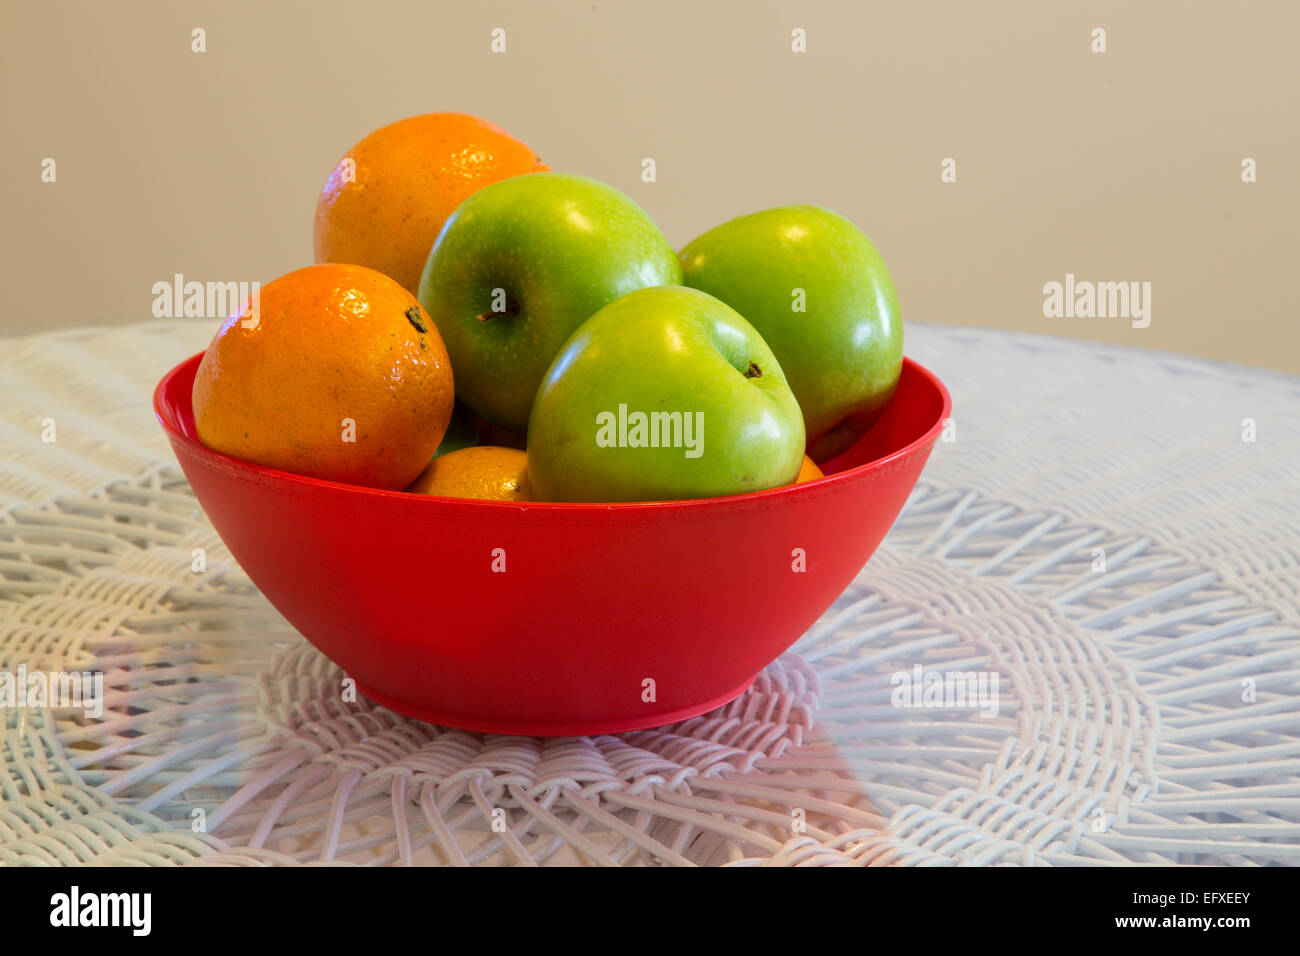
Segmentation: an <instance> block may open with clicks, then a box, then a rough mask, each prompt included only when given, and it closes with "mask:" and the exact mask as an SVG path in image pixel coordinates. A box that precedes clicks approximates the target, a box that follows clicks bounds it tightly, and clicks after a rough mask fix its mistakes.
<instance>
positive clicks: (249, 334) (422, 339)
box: [194, 263, 455, 490]
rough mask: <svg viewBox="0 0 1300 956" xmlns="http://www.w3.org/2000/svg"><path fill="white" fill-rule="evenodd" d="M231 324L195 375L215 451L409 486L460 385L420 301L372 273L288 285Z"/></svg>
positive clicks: (197, 412) (333, 477)
mask: <svg viewBox="0 0 1300 956" xmlns="http://www.w3.org/2000/svg"><path fill="white" fill-rule="evenodd" d="M259 300H260V301H258V302H257V304H256V307H255V306H254V302H253V300H250V301H248V302H246V303H244V305H243V306H242V307H241V308H240V309H239V311H237V312H236V313H235V314H234V315H232V316H230V318H228V319H226V321H225V322H224V323H222V325H221V328H220V329H218V330H217V334H216V335H215V336H214V337H213V339H212V344H211V345H209V346H208V349H207V351H206V352H205V353H204V355H203V361H202V362H201V363H200V364H199V367H198V370H197V373H196V374H195V377H194V417H195V428H196V430H197V433H198V436H199V438H200V439H201V440H202V441H203V443H204V444H205V445H207V446H208V447H209V448H212V449H215V450H216V451H220V452H224V453H225V454H227V455H232V456H235V457H238V458H243V459H245V460H247V461H253V462H257V463H258V464H262V465H267V466H269V467H272V468H280V469H283V470H285V471H293V472H297V473H299V474H303V475H312V476H314V477H316V478H326V479H329V480H330V481H340V482H346V483H348V484H355V485H366V486H368V487H374V488H389V489H393V490H397V489H401V488H405V487H406V486H407V485H409V484H410V483H411V482H412V480H414V478H415V476H416V475H418V474H419V473H420V472H421V471H422V470H423V469H424V466H425V465H426V464H427V463H428V461H429V459H430V458H432V457H433V454H434V452H435V451H436V450H437V448H438V445H439V443H440V442H441V441H442V436H443V433H444V432H445V431H446V430H447V424H448V422H449V421H450V419H451V412H452V402H453V400H454V395H455V385H454V382H453V380H452V371H451V362H450V361H449V360H448V358H447V350H446V349H445V348H444V347H443V344H442V339H441V338H439V336H438V330H437V329H435V328H434V327H433V324H432V323H431V322H430V321H429V317H428V316H427V315H425V313H424V310H423V309H421V308H420V304H419V303H418V302H416V301H415V297H414V296H412V295H411V294H410V293H409V292H407V291H406V290H405V289H403V288H402V287H401V286H400V285H398V284H397V283H396V282H394V281H393V280H392V279H390V278H388V277H387V276H385V275H381V274H379V273H378V272H375V271H374V270H373V269H367V268H365V267H364V266H353V265H341V264H335V263H331V264H326V265H317V266H307V267H306V268H304V269H299V270H297V271H296V272H291V273H289V274H288V275H285V276H281V277H280V278H279V279H276V280H275V281H274V282H271V283H269V284H268V285H267V286H266V288H264V289H262V290H261V292H260V295H259Z"/></svg>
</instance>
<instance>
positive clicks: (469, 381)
mask: <svg viewBox="0 0 1300 956" xmlns="http://www.w3.org/2000/svg"><path fill="white" fill-rule="evenodd" d="M681 276H682V272H681V266H680V264H679V263H678V261H677V255H676V253H674V252H673V249H672V246H671V245H670V244H669V242H668V240H667V239H665V238H664V235H663V233H661V232H660V231H659V229H658V227H657V226H655V224H654V223H653V222H652V221H651V220H650V217H649V216H647V215H646V213H645V211H644V210H642V209H641V207H640V206H638V205H637V204H636V203H634V202H633V201H632V200H631V199H629V198H628V197H627V196H625V195H623V193H621V192H619V191H618V190H617V189H614V188H613V187H612V186H607V185H605V184H604V183H599V182H596V181H595V180H594V179H586V178H584V177H582V176H571V175H568V174H566V173H530V174H529V175H527V176H516V177H515V178H513V179H506V180H503V181H501V182H498V183H493V184H492V185H490V186H486V187H484V188H483V189H480V190H479V191H478V192H476V193H474V194H473V195H472V196H470V197H469V199H467V200H465V201H464V202H463V203H461V205H460V206H459V207H458V208H457V209H456V211H455V212H454V213H452V215H451V217H450V218H449V219H448V220H447V222H446V223H445V224H444V225H443V227H442V231H441V232H440V233H439V234H438V238H437V239H436V240H435V241H434V244H433V248H432V249H431V250H430V251H429V258H428V260H427V261H426V262H425V264H424V275H423V276H422V277H421V278H420V293H419V299H420V304H421V305H423V306H424V309H425V311H426V312H428V313H429V317H430V318H431V319H433V322H434V324H435V325H436V326H437V327H438V332H439V334H440V335H441V336H442V340H443V342H444V343H445V344H446V346H447V354H448V355H449V356H450V357H451V365H452V368H454V369H455V370H456V392H457V396H458V397H459V398H460V399H461V400H462V401H464V402H465V403H466V404H467V405H469V406H470V408H472V409H473V410H474V411H475V412H477V413H478V414H479V416H481V417H482V418H485V419H487V420H488V421H489V422H492V423H493V424H496V425H500V426H502V427H504V428H508V429H511V430H513V431H517V432H522V431H523V430H524V429H525V428H526V427H527V425H528V413H529V411H530V410H531V409H532V406H533V396H534V395H536V394H537V385H538V383H539V382H540V381H541V380H542V374H543V373H544V372H545V371H546V368H547V366H549V365H550V364H551V359H553V358H554V357H555V353H556V352H558V351H559V349H560V346H561V345H563V344H564V342H565V340H566V339H567V338H568V337H569V336H570V335H571V334H573V331H574V329H576V328H577V327H578V326H579V325H581V324H582V323H583V322H585V321H586V320H587V319H588V318H589V317H591V316H592V315H594V314H595V313H596V312H597V311H599V310H600V309H601V308H602V307H603V306H605V305H606V304H608V303H610V302H613V301H614V300H615V299H617V298H618V297H619V296H622V295H626V294H627V293H629V292H633V291H635V290H637V289H643V288H645V287H647V286H656V285H680V284H681Z"/></svg>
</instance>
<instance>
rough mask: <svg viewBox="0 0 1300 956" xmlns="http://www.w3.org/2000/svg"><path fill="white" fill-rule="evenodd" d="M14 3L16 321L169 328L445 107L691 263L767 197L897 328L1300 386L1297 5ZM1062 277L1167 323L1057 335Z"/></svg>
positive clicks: (256, 265) (264, 275) (1092, 327)
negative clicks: (1103, 347) (173, 304)
mask: <svg viewBox="0 0 1300 956" xmlns="http://www.w3.org/2000/svg"><path fill="white" fill-rule="evenodd" d="M0 9H2V10H3V13H2V14H0V18H2V20H0V37H2V39H0V44H2V45H3V57H2V58H0V76H2V78H3V87H4V91H5V92H4V100H3V123H2V124H0V128H2V129H3V130H4V149H3V150H0V191H2V196H3V205H2V207H0V208H2V209H3V220H4V232H3V240H2V241H3V247H2V248H0V263H2V265H0V268H3V279H4V297H3V303H4V304H3V309H0V334H8V333H13V332H17V331H30V330H40V329H50V328H55V327H60V326H70V325H84V324H92V323H116V322H127V321H135V320H140V319H146V318H149V317H150V315H151V306H152V303H153V293H152V287H153V284H154V283H155V282H158V281H169V280H170V279H171V277H172V276H173V274H174V273H178V272H179V273H183V274H184V275H185V277H186V278H187V279H191V280H198V281H200V282H207V281H223V282H224V281H261V282H267V281H270V280H271V279H273V278H275V277H276V276H278V275H280V274H281V273H284V272H287V271H289V270H290V269H293V268H296V267H298V266H300V265H303V264H306V263H308V262H310V261H311V254H312V251H311V222H312V213H313V209H314V204H315V200H316V195H317V193H318V191H319V189H320V187H321V185H322V183H323V182H324V179H325V176H326V174H327V173H328V172H329V170H330V169H331V168H332V166H333V165H334V163H335V161H336V160H337V159H338V157H339V156H340V155H341V154H342V153H343V152H344V151H345V150H346V149H347V148H348V147H349V146H351V145H352V143H354V142H355V141H356V140H358V139H360V138H361V137H362V136H364V135H365V134H366V133H367V132H369V131H370V130H372V129H375V128H377V127H379V126H382V125H384V124H386V123H389V122H391V121H393V120H396V119H400V118H401V117H404V116H408V115H411V114H415V113H422V112H433V111H439V110H454V111H460V112H468V113H473V114H477V115H480V116H483V117H485V118H487V119H489V120H492V121H493V122H496V123H498V124H499V125H501V126H504V127H505V128H506V129H508V130H509V131H511V132H512V133H514V134H515V135H516V136H518V137H519V138H521V139H523V140H524V141H525V142H527V143H528V144H530V145H531V146H533V147H534V148H535V149H537V150H538V151H539V152H540V153H541V155H542V156H543V158H544V159H545V160H546V161H547V162H548V163H549V164H550V165H551V166H552V167H553V168H555V169H560V170H567V171H572V172H578V173H582V174H585V175H589V176H593V177H596V178H598V179H602V180H605V181H607V182H609V183H611V184H613V185H615V186H617V187H619V188H621V189H623V190H624V191H626V192H628V193H629V194H630V195H631V196H633V197H634V198H635V199H637V200H638V201H639V202H641V203H642V204H643V205H644V206H645V207H646V209H647V210H648V211H649V212H650V213H651V214H652V215H653V216H654V217H655V218H656V220H657V221H658V222H659V224H660V225H661V226H662V228H663V229H664V231H665V232H666V233H667V235H668V237H669V238H670V239H671V240H672V241H673V243H674V244H676V245H678V246H680V245H682V244H684V243H685V242H686V241H688V240H689V239H690V238H692V237H693V236H695V235H696V234H698V233H699V232H702V231H704V230H705V229H707V228H709V227H710V226H712V225H714V224H716V223H718V222H721V221H723V220H725V219H728V218H731V217H732V216H735V215H739V214H741V213H745V212H750V211H753V210H756V209H760V208H764V207H767V206H773V205H782V204H786V203H793V202H811V203H818V204H822V205H826V206H829V207H831V208H833V209H836V210H838V211H840V212H842V213H844V214H845V215H848V216H849V217H850V218H852V219H853V220H855V221H856V222H857V223H858V224H859V225H860V226H861V227H862V228H863V229H864V230H865V231H866V233H867V234H868V235H869V236H870V237H871V239H872V241H873V242H874V243H875V244H876V246H877V247H878V248H879V249H880V250H881V252H882V254H883V255H884V257H885V260H886V262H887V263H888V264H889V266H890V269H891V271H892V274H893V276H894V280H895V283H896V285H897V286H898V291H899V298H900V301H901V303H902V307H903V313H904V317H905V318H907V319H912V320H920V321H927V322H944V323H952V324H956V325H971V326H990V327H999V328H1009V329H1020V330H1027V331H1033V332H1041V333H1047V334H1053V335H1065V336H1071V337H1077V338H1087V339H1096V340H1104V341H1109V342H1116V343H1121V344H1126V345H1132V346H1138V347H1143V348H1154V349H1163V350H1169V351H1176V352H1184V353H1190V354H1196V355H1202V356H1208V357H1211V358H1216V359H1223V360H1229V361H1236V362H1243V363H1247V364H1254V365H1259V366H1266V367H1273V368H1279V369H1284V370H1287V371H1291V372H1300V331H1298V324H1297V313H1298V310H1297V305H1298V304H1300V301H1298V300H1300V293H1298V292H1297V289H1298V288H1300V283H1297V282H1296V280H1295V274H1296V261H1297V252H1298V251H1300V241H1298V240H1300V235H1298V233H1300V181H1298V179H1297V173H1298V172H1300V122H1298V119H1300V111H1298V107H1300V80H1298V79H1297V77H1298V76H1300V73H1298V72H1297V70H1296V60H1295V54H1294V46H1295V42H1296V35H1297V28H1298V27H1300V4H1296V3H1293V2H1277V3H1227V2H1220V3H1190V2H1189V3H1172V2H1150V3H1142V4H1126V3H1089V4H1087V5H1086V6H1085V5H1083V4H1076V3H1041V2H1002V3H991V4H969V3H879V4H876V3H873V4H864V3H851V2H839V3H829V2H827V3H807V2H802V3H758V2H744V3H740V2H704V0H687V2H677V0H655V2H654V3H613V2H608V0H598V2H593V0H582V2H578V0H574V2H570V0H529V2H525V0H516V2H508V3H473V4H470V3H463V2H459V3H450V2H416V0H387V2H385V0H365V2H340V0H333V2H327V0H320V2H312V3H307V2H284V0H280V2H248V0H235V2H230V0H223V2H211V0H195V2H187V3H183V4H172V3H161V2H151V0H138V2H130V3H126V2H123V3H99V2H88V0H86V2H78V0H55V2H46V0H42V2H39V3H37V2H14V0H3V5H2V8H0ZM196 27H201V28H202V29H204V30H205V31H206V43H207V52H205V53H202V54H196V53H193V52H192V51H191V31H192V30H193V29H194V28H196ZM494 27H501V28H504V29H505V30H506V39H507V52H506V53H504V54H494V53H492V52H491V50H490V40H491V37H490V33H491V30H492V29H493V28H494ZM1096 27H1101V28H1104V29H1105V30H1106V31H1107V34H1106V39H1107V52H1105V53H1094V52H1092V50H1091V44H1092V36H1091V32H1092V30H1093V29H1094V28H1096ZM795 28H801V29H803V30H805V31H806V36H807V52H806V53H802V54H800V53H794V52H792V50H791V31H792V30H793V29H795ZM46 157H51V158H53V159H54V160H55V161H56V164H57V166H56V170H57V180H56V181H55V182H53V183H45V182H42V181H41V171H42V165H41V164H42V160H43V159H44V158H46ZM646 157H653V158H654V159H655V161H656V164H657V181H656V182H654V183H643V182H642V181H641V168H642V167H641V162H642V159H643V158H646ZM945 157H952V158H954V159H955V160H956V164H957V181H956V182H955V183H943V182H941V181H940V166H941V162H942V161H943V160H944V158H945ZM1245 157H1251V158H1253V159H1254V160H1255V161H1256V164H1257V177H1258V181H1257V182H1255V183H1253V184H1246V183H1243V182H1242V175H1241V173H1242V165H1241V164H1242V160H1243V159H1244V158H1245ZM1067 272H1072V273H1074V274H1075V275H1076V276H1078V277H1079V278H1080V279H1089V280H1094V281H1139V282H1150V283H1151V288H1152V292H1151V303H1150V306H1151V324H1150V326H1149V327H1148V328H1145V329H1135V328H1133V327H1132V325H1131V323H1130V322H1129V321H1128V320H1126V319H1123V318H1111V319H1101V318H1093V319H1079V318H1076V319H1064V318H1061V319H1054V318H1045V317H1044V316H1043V299H1044V296H1043V285H1044V283H1047V282H1050V281H1053V280H1055V281H1063V280H1064V277H1065V274H1066V273H1067ZM176 321H186V320H184V319H178V320H176ZM190 321H193V320H190Z"/></svg>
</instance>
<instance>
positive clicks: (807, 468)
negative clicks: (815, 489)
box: [794, 455, 826, 485]
mask: <svg viewBox="0 0 1300 956" xmlns="http://www.w3.org/2000/svg"><path fill="white" fill-rule="evenodd" d="M825 477H826V476H825V475H824V474H822V470H821V469H820V468H818V467H817V463H816V462H814V461H813V460H812V459H811V458H809V457H808V456H807V455H804V456H803V464H802V465H800V466H799V477H798V478H796V479H795V480H794V483H795V484H796V485H799V484H803V483H804V482H805V481H816V480H817V479H818V478H825Z"/></svg>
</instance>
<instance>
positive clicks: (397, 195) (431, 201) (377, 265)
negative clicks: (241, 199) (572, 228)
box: [312, 113, 550, 295]
mask: <svg viewBox="0 0 1300 956" xmlns="http://www.w3.org/2000/svg"><path fill="white" fill-rule="evenodd" d="M549 168H550V167H549V166H547V165H546V164H545V163H543V162H542V161H541V158H540V157H539V156H538V155H537V154H536V153H535V152H533V150H532V149H530V148H529V147H528V146H526V145H524V144H523V143H521V142H520V141H519V140H517V139H515V138H514V137H513V136H511V135H510V134H509V133H507V132H506V131H505V130H503V129H501V127H499V126H495V125H493V124H492V123H489V122H487V121H486V120H482V119H479V118H478V117H477V116H466V115H464V114H463V113H427V114H425V115H423V116H411V117H408V118H407V119H404V120H398V121H397V122H396V123H390V124H389V125H388V126H385V127H383V128H382V129H377V130H375V131H374V132H373V133H371V134H370V135H368V136H367V137H366V138H365V139H363V140H361V142H359V143H357V144H356V145H355V146H353V147H352V149H350V150H348V152H347V153H346V154H344V156H343V157H342V158H341V159H340V160H339V161H338V162H337V163H336V164H335V165H334V168H333V169H332V170H331V171H330V174H329V177H328V178H327V179H326V180H325V186H324V188H322V189H321V193H320V198H319V199H318V200H317V202H316V219H315V223H314V225H313V229H312V244H313V246H314V248H315V252H316V261H317V262H318V263H321V262H352V263H356V264H358V265H363V266H369V267H370V268H372V269H374V270H376V271H377V272H382V273H384V274H385V275H387V276H391V277H392V278H393V279H394V280H396V281H397V282H398V283H399V284H400V285H401V286H402V287H403V288H404V289H406V291H408V292H410V293H411V294H412V295H414V294H415V291H416V287H417V286H418V285H419V284H420V273H421V272H422V271H423V270H424V260H425V259H426V258H427V257H428V255H429V247H430V246H432V245H433V240H434V239H435V238H436V237H437V235H438V231H439V230H440V229H442V226H443V223H445V222H446V221H447V217H448V216H450V215H451V214H452V213H453V212H455V210H456V207H457V206H459V205H460V204H461V203H462V202H464V201H465V200H466V199H468V198H469V197H470V196H471V195H473V194H474V193H475V192H476V191H477V190H479V189H481V188H482V187H484V186H487V185H489V184H491V183H495V182H499V181H501V180H503V179H508V178H510V177H511V176H521V175H523V174H525V173H533V172H544V171H545V170H547V169H549Z"/></svg>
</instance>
